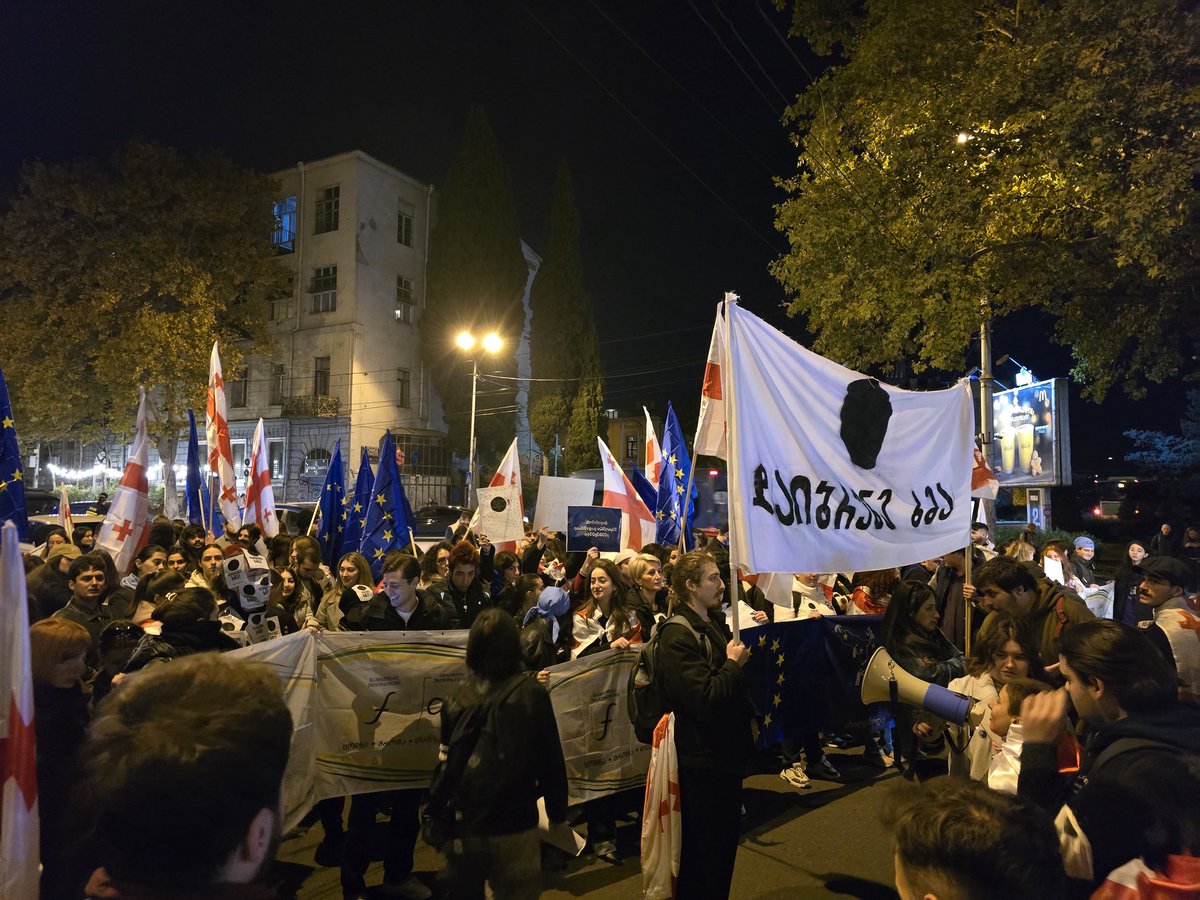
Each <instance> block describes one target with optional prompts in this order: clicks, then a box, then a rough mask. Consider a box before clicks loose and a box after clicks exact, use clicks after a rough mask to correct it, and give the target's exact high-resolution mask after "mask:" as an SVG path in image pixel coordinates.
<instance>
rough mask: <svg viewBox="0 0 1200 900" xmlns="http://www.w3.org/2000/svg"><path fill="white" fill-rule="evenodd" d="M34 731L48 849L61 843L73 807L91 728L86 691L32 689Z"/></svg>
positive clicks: (43, 823)
mask: <svg viewBox="0 0 1200 900" xmlns="http://www.w3.org/2000/svg"><path fill="white" fill-rule="evenodd" d="M33 708H34V719H33V722H34V729H35V730H36V732H37V784H38V805H39V807H40V810H41V827H42V839H43V844H44V845H45V846H50V843H49V842H50V841H51V840H54V841H57V840H60V839H61V835H60V834H59V833H58V829H59V828H60V827H61V826H62V824H63V822H62V819H63V816H64V814H66V813H67V810H68V809H69V808H70V805H71V797H72V791H73V785H74V783H75V779H76V776H77V775H78V772H79V749H80V747H82V746H83V739H84V737H85V734H86V731H87V725H88V708H87V697H86V696H85V695H84V693H83V689H82V688H81V687H80V686H79V685H76V686H75V687H72V688H56V687H50V686H48V685H37V686H35V687H34V689H33Z"/></svg>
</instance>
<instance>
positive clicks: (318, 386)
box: [313, 356, 329, 397]
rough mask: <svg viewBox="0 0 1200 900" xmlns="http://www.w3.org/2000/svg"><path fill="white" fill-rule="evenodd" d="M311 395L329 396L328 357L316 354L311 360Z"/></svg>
mask: <svg viewBox="0 0 1200 900" xmlns="http://www.w3.org/2000/svg"><path fill="white" fill-rule="evenodd" d="M313 396H314V397H328V396H329V357H328V356H318V357H317V358H316V359H314V360H313Z"/></svg>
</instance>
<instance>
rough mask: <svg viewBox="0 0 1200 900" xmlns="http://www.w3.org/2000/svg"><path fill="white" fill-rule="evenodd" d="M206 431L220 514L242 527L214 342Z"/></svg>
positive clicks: (222, 384)
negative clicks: (215, 479)
mask: <svg viewBox="0 0 1200 900" xmlns="http://www.w3.org/2000/svg"><path fill="white" fill-rule="evenodd" d="M204 431H205V434H206V435H207V437H208V468H209V470H211V471H213V472H216V473H217V478H218V480H219V481H220V485H221V487H220V490H219V491H218V492H217V502H218V503H219V504H220V506H221V515H222V516H224V517H225V521H226V523H228V524H229V525H230V527H233V528H237V527H238V525H240V524H241V521H242V514H241V511H240V510H239V509H238V502H237V478H236V476H235V475H234V472H233V450H232V449H231V448H230V445H229V421H228V419H226V413H225V379H224V377H223V376H222V375H221V357H220V356H219V355H218V354H217V342H216V341H213V348H212V355H211V356H210V357H209V359H208V404H207V406H206V407H205V415H204Z"/></svg>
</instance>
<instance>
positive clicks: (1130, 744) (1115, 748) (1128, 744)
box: [1087, 738, 1184, 778]
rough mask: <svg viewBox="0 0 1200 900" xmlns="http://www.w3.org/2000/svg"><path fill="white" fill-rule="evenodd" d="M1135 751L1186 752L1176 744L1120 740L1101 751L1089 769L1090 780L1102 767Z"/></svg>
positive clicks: (1141, 739) (1149, 740) (1142, 740)
mask: <svg viewBox="0 0 1200 900" xmlns="http://www.w3.org/2000/svg"><path fill="white" fill-rule="evenodd" d="M1134 750H1166V751H1168V752H1170V753H1177V754H1178V753H1183V752H1184V751H1183V749H1182V748H1180V747H1176V746H1175V745H1174V744H1168V743H1166V742H1164V741H1155V740H1152V739H1150V738H1118V739H1117V740H1115V741H1113V742H1112V743H1111V744H1109V745H1108V746H1107V747H1105V748H1104V749H1103V750H1101V751H1100V755H1099V756H1097V757H1096V761H1095V762H1094V763H1092V765H1091V768H1089V769H1088V772H1087V774H1088V777H1089V778H1090V777H1091V776H1093V775H1095V774H1096V772H1097V771H1099V770H1100V768H1101V767H1102V766H1104V765H1105V764H1106V763H1109V762H1111V761H1112V760H1113V759H1115V758H1116V757H1118V756H1121V755H1122V754H1125V753H1130V752H1132V751H1134Z"/></svg>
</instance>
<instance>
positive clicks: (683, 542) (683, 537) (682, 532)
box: [659, 441, 696, 556]
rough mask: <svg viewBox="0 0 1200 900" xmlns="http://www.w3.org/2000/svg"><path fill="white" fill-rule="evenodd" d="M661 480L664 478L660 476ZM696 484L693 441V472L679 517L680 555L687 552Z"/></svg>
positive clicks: (694, 443)
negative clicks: (689, 520)
mask: <svg viewBox="0 0 1200 900" xmlns="http://www.w3.org/2000/svg"><path fill="white" fill-rule="evenodd" d="M659 477H660V478H661V477H662V476H659ZM695 483H696V442H695V441H692V470H691V471H690V472H688V486H687V493H686V494H684V495H683V510H682V511H681V512H680V515H679V555H680V556H683V554H684V553H686V552H687V528H688V520H687V514H688V507H690V506H691V505H692V485H693V484H695Z"/></svg>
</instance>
